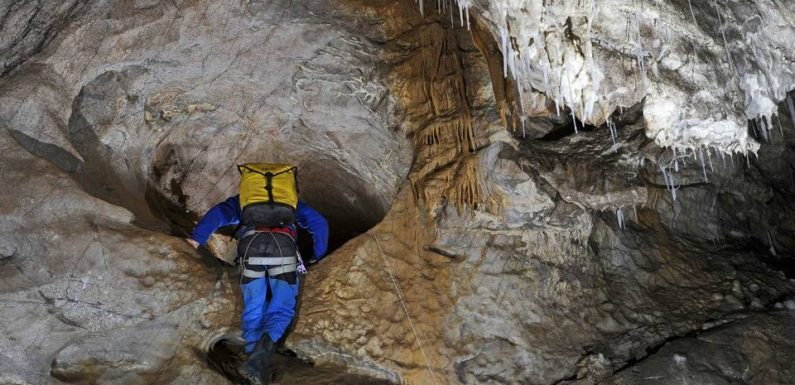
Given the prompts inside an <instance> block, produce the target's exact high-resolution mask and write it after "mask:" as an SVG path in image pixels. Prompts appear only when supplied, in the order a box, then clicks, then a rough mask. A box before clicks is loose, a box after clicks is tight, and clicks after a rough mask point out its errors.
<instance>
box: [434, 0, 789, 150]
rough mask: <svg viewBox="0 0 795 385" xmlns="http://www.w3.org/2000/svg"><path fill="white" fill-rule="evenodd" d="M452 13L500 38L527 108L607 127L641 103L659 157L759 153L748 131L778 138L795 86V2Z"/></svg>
mask: <svg viewBox="0 0 795 385" xmlns="http://www.w3.org/2000/svg"><path fill="white" fill-rule="evenodd" d="M421 3H422V2H421ZM442 3H445V2H442ZM452 3H456V4H457V5H458V6H459V9H456V8H455V7H449V8H448V9H447V11H446V12H450V13H451V17H452V16H453V14H456V15H457V14H463V15H464V16H467V15H468V16H469V19H468V20H470V21H469V23H471V20H472V19H475V20H477V21H482V22H484V23H485V24H486V26H487V27H488V29H489V30H490V31H491V32H492V34H493V36H495V37H497V39H498V41H499V43H500V47H501V51H502V53H503V61H504V63H505V64H504V74H505V75H506V76H507V75H508V74H510V75H511V76H512V77H514V78H515V79H516V80H517V86H518V89H519V91H520V94H521V97H519V98H517V104H518V105H519V108H518V109H520V110H525V111H533V110H535V109H536V108H537V105H538V104H539V100H538V96H539V95H538V94H539V93H541V94H543V95H545V96H546V97H548V98H550V99H553V100H554V102H555V104H556V105H557V106H558V107H560V108H565V107H568V110H566V109H564V111H563V112H564V113H566V114H568V113H571V114H572V115H573V116H575V115H576V116H577V117H578V118H579V119H581V120H583V121H587V122H589V123H593V124H603V123H604V122H605V121H606V120H609V119H610V117H611V115H612V114H614V113H615V112H616V110H619V109H620V108H622V107H623V108H628V107H630V106H633V105H634V104H636V103H639V102H641V101H642V100H643V101H644V112H645V115H644V116H645V119H646V128H645V130H646V134H647V135H648V136H649V137H651V138H653V139H654V140H655V141H656V142H657V144H658V145H660V146H665V147H677V148H679V149H682V150H685V149H687V150H694V149H697V148H708V147H710V148H715V149H718V150H720V151H723V152H727V153H728V152H739V153H744V152H746V151H752V152H755V151H756V149H757V148H758V145H757V144H756V143H755V142H754V141H753V140H750V138H749V137H748V135H747V132H746V126H747V123H746V122H747V121H748V120H749V119H756V118H760V119H761V118H764V119H762V120H764V121H765V122H764V123H761V122H760V124H763V125H764V126H765V127H766V130H768V131H772V129H773V127H774V122H773V116H774V115H780V114H781V112H782V111H781V110H780V108H779V106H778V103H780V102H782V101H784V98H785V97H786V94H787V92H789V91H790V90H792V88H793V85H795V71H793V68H795V67H793V57H794V56H795V53H794V52H793V51H792V47H791V45H789V44H787V43H786V41H788V39H791V37H792V36H793V34H795V29H793V23H792V20H793V17H794V15H795V8H793V5H792V4H791V3H781V2H775V1H761V0H759V1H734V0H720V1H718V0H712V1H689V0H688V1H684V0H671V1H643V0H641V1H634V0H633V1H625V0H616V1H574V0H571V1H568V0H566V1H555V2H547V1H542V0H528V1H511V0H488V1H487V0H456V1H455V2H450V4H451V5H452ZM445 4H446V3H445ZM464 19H466V17H464V18H462V24H463V23H464V21H463V20H464ZM541 100H543V97H542V98H541Z"/></svg>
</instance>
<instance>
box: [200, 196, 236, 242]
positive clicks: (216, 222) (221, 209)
mask: <svg viewBox="0 0 795 385" xmlns="http://www.w3.org/2000/svg"><path fill="white" fill-rule="evenodd" d="M240 216H241V210H240V198H239V197H238V196H237V195H235V196H233V197H231V198H229V199H227V200H225V201H223V202H221V203H219V204H217V205H215V206H213V208H211V209H210V211H208V212H207V214H204V216H203V217H202V219H200V220H199V223H197V224H196V227H194V228H193V234H192V235H191V238H193V239H194V240H195V241H196V242H199V244H200V245H203V244H205V243H207V240H208V239H209V238H210V235H211V234H212V233H214V232H215V230H218V228H219V227H223V226H229V225H236V224H238V223H240Z"/></svg>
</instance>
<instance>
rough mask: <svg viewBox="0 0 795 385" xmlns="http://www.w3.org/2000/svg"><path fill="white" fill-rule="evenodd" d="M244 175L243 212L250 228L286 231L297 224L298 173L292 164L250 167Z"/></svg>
mask: <svg viewBox="0 0 795 385" xmlns="http://www.w3.org/2000/svg"><path fill="white" fill-rule="evenodd" d="M237 170H238V171H240V208H241V209H242V210H243V218H242V220H243V224H244V225H246V226H269V227H284V226H288V225H291V224H293V223H294V222H295V210H296V208H297V207H298V180H297V173H298V172H297V170H296V168H295V167H294V166H292V165H289V164H271V163H246V164H244V165H240V166H237Z"/></svg>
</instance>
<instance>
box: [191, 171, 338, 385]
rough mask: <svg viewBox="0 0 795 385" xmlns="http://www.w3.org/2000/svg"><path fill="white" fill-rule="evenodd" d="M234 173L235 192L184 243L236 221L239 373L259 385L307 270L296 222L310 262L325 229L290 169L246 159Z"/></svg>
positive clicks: (321, 250)
mask: <svg viewBox="0 0 795 385" xmlns="http://www.w3.org/2000/svg"><path fill="white" fill-rule="evenodd" d="M238 171H240V173H241V178H240V179H241V180H240V194H239V195H235V196H233V197H230V198H228V199H227V200H225V201H223V202H221V203H219V204H217V205H215V206H214V207H213V208H211V209H210V210H209V211H208V212H207V213H206V214H205V215H204V216H203V217H202V218H201V220H199V222H198V223H197V224H196V226H195V227H194V229H193V233H192V235H191V237H190V238H187V241H188V243H190V244H191V245H192V246H193V247H194V248H198V247H199V246H201V245H204V244H205V243H206V242H207V240H208V239H209V237H210V235H211V234H212V233H213V232H215V231H216V230H217V229H218V228H220V227H223V226H229V225H238V228H237V230H236V231H235V238H237V239H238V249H237V264H238V266H239V268H240V269H241V277H240V289H241V292H242V295H243V313H242V315H241V329H242V334H243V339H244V341H245V351H246V354H247V359H246V361H245V362H244V363H243V365H242V367H241V368H240V372H241V373H240V374H241V375H242V376H243V377H244V378H246V379H247V380H248V381H249V382H250V383H251V384H254V385H260V384H267V383H268V381H269V380H270V378H269V377H270V376H269V374H268V366H269V363H270V357H271V355H272V353H273V351H274V344H275V343H276V342H277V341H279V339H280V338H281V337H282V336H283V335H284V333H285V331H286V330H287V328H288V327H289V325H290V323H291V322H292V320H293V317H294V315H295V308H296V301H297V296H298V286H299V280H300V275H302V274H303V273H305V272H306V268H305V266H304V262H303V260H302V258H301V256H300V253H299V252H298V247H297V244H296V236H297V232H296V227H295V224H297V225H298V226H301V227H302V228H304V229H305V230H307V231H308V232H309V233H310V234H311V235H312V239H313V243H314V250H313V251H314V255H313V257H312V259H313V260H314V261H319V260H320V259H321V258H323V256H324V255H325V254H326V248H327V246H328V235H329V229H328V222H327V221H326V219H325V218H324V217H323V216H322V215H321V214H320V213H319V212H317V211H316V210H315V209H313V208H311V207H310V206H309V205H307V204H306V203H304V202H302V201H299V200H298V186H297V184H298V182H297V178H296V168H295V167H293V166H290V165H284V164H267V163H256V164H255V163H249V164H244V165H241V166H238ZM269 292H270V293H269ZM268 294H270V300H268Z"/></svg>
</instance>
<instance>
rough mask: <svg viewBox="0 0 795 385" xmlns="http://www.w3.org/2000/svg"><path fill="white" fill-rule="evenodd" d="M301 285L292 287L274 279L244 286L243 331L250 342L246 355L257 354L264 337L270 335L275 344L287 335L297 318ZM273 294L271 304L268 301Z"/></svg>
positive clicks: (292, 285) (242, 287) (285, 282)
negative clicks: (261, 339)
mask: <svg viewBox="0 0 795 385" xmlns="http://www.w3.org/2000/svg"><path fill="white" fill-rule="evenodd" d="M298 285H299V282H298V280H296V281H295V283H294V284H290V283H289V282H287V281H286V280H283V279H277V278H273V277H265V278H257V279H255V280H253V281H251V282H249V283H246V284H243V285H240V289H241V291H242V292H243V316H242V317H241V329H243V339H244V340H245V341H246V353H251V351H252V350H254V346H255V345H256V344H257V341H259V340H260V338H262V336H263V333H268V335H269V336H270V337H271V340H272V341H274V342H276V341H278V340H279V339H280V338H281V337H282V335H284V332H285V330H287V328H288V327H289V326H290V322H292V320H293V316H295V304H296V298H297V296H298ZM269 290H270V293H271V299H270V301H268V300H267V296H268V291H269Z"/></svg>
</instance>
